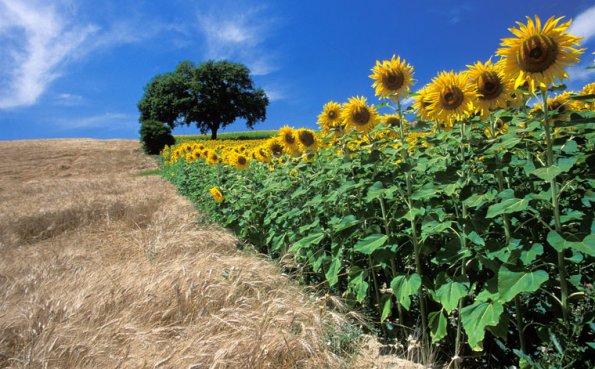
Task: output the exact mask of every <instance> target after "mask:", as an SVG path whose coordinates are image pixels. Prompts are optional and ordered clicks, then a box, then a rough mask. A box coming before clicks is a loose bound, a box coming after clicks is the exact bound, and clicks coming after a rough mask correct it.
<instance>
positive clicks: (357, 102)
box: [341, 97, 379, 133]
mask: <svg viewBox="0 0 595 369" xmlns="http://www.w3.org/2000/svg"><path fill="white" fill-rule="evenodd" d="M341 117H342V118H343V120H344V121H345V126H346V127H347V128H352V129H355V130H356V131H358V132H360V133H367V132H369V131H370V130H371V129H372V128H374V127H375V126H376V125H377V124H378V121H379V116H378V112H377V111H376V108H375V107H374V106H373V105H372V106H368V105H367V104H366V98H365V97H351V98H349V102H348V103H346V104H345V106H344V107H343V113H342V114H341Z"/></svg>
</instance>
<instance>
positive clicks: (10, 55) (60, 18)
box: [0, 0, 167, 109]
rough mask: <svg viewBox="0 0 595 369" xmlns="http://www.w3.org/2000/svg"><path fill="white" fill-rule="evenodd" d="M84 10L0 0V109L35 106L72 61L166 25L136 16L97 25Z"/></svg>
mask: <svg viewBox="0 0 595 369" xmlns="http://www.w3.org/2000/svg"><path fill="white" fill-rule="evenodd" d="M80 10H81V9H80V8H79V7H77V6H74V4H73V3H71V1H70V0H56V1H53V2H47V1H43V0H0V50H2V58H0V83H1V84H2V86H3V88H2V90H0V109H12V108H18V107H26V106H31V105H33V104H35V103H36V102H37V101H38V99H39V97H40V96H41V95H42V94H43V93H44V92H45V91H46V89H47V88H48V86H49V85H50V84H51V83H52V82H53V81H54V80H56V79H57V78H59V77H60V76H62V75H63V74H65V73H66V71H67V68H68V66H69V65H72V64H73V63H74V62H78V61H81V60H82V59H84V58H86V57H88V56H89V55H90V54H92V53H95V52H99V51H101V50H105V49H109V48H112V47H114V46H116V45H121V44H127V43H137V42H141V41H143V40H146V39H148V38H150V37H153V36H155V35H156V34H157V33H159V32H162V31H163V30H164V29H165V28H166V27H167V25H163V24H158V23H154V22H153V23H151V24H153V25H154V27H149V28H146V27H141V26H140V24H139V23H141V22H140V20H139V19H137V18H138V17H137V16H135V17H132V16H131V17H127V18H126V19H110V20H109V22H108V23H107V24H103V25H102V26H99V25H97V24H95V23H93V22H91V21H88V20H84V19H88V17H87V18H85V17H84V16H83V15H87V16H88V15H89V14H82V12H79V11H80ZM87 13H89V11H88V9H87ZM91 15H93V14H91ZM146 23H147V22H146V20H145V22H144V23H142V24H146Z"/></svg>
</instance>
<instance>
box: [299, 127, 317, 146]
mask: <svg viewBox="0 0 595 369" xmlns="http://www.w3.org/2000/svg"><path fill="white" fill-rule="evenodd" d="M298 138H299V139H300V142H301V143H302V145H304V146H306V147H310V146H312V145H314V135H313V134H312V133H311V132H308V131H304V132H300V134H299V137H298Z"/></svg>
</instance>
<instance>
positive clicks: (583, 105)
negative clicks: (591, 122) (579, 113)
mask: <svg viewBox="0 0 595 369" xmlns="http://www.w3.org/2000/svg"><path fill="white" fill-rule="evenodd" d="M580 94H581V95H595V82H591V83H589V84H588V85H586V86H585V87H583V89H582V90H581V92H580ZM577 102H578V103H579V104H578V105H579V106H580V110H587V111H595V102H581V101H577Z"/></svg>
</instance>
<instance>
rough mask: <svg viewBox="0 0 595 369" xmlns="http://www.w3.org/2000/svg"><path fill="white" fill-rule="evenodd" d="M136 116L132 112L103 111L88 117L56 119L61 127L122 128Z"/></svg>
mask: <svg viewBox="0 0 595 369" xmlns="http://www.w3.org/2000/svg"><path fill="white" fill-rule="evenodd" d="M135 120H136V118H135V117H134V116H133V115H131V114H124V113H103V114H97V115H91V116H86V117H69V118H59V119H57V120H56V121H55V123H56V124H57V125H58V127H59V128H61V129H65V130H66V129H81V128H108V129H109V128H114V129H115V128H122V126H123V125H126V126H130V125H132V124H133V123H134V122H135Z"/></svg>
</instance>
